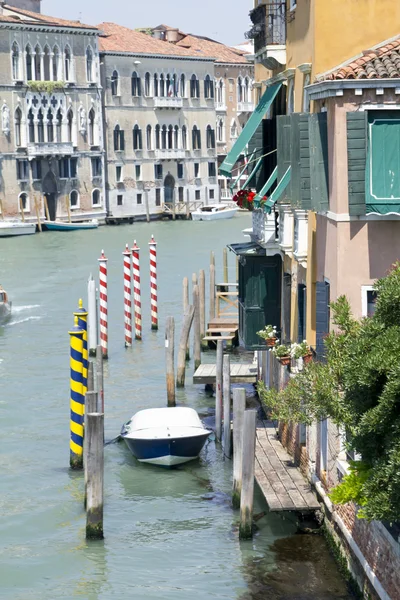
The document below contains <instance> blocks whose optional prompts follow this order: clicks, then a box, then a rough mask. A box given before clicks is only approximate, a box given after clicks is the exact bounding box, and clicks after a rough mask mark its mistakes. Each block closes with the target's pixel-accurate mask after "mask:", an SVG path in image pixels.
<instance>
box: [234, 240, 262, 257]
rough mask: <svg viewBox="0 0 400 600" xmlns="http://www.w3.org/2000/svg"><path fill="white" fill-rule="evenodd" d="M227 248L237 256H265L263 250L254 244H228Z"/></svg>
mask: <svg viewBox="0 0 400 600" xmlns="http://www.w3.org/2000/svg"><path fill="white" fill-rule="evenodd" d="M228 248H229V250H232V252H234V253H235V254H237V255H238V256H265V254H266V251H265V248H263V247H262V246H260V245H259V244H256V243H255V242H243V243H241V244H229V246H228Z"/></svg>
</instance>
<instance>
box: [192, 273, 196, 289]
mask: <svg viewBox="0 0 400 600" xmlns="http://www.w3.org/2000/svg"><path fill="white" fill-rule="evenodd" d="M195 285H197V274H196V273H192V286H195Z"/></svg>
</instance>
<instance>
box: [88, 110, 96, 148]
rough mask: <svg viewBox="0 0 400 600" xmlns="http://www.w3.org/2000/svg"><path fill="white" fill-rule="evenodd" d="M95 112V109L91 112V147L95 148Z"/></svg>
mask: <svg viewBox="0 0 400 600" xmlns="http://www.w3.org/2000/svg"><path fill="white" fill-rule="evenodd" d="M95 117H96V115H95V112H94V109H93V108H91V109H90V111H89V146H95V136H94V131H95V129H94V122H95Z"/></svg>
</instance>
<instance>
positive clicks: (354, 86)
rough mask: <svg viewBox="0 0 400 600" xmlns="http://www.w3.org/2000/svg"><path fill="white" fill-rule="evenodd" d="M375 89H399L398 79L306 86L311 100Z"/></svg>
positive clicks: (346, 81)
mask: <svg viewBox="0 0 400 600" xmlns="http://www.w3.org/2000/svg"><path fill="white" fill-rule="evenodd" d="M377 88H383V89H384V88H392V89H393V88H394V89H399V88H400V79H398V78H394V79H340V80H339V79H334V80H328V81H321V82H318V83H312V84H311V85H307V86H306V87H305V88H304V89H305V90H307V92H308V94H309V97H310V99H311V100H322V99H323V98H332V97H335V96H343V92H344V91H345V90H352V91H355V90H363V89H377Z"/></svg>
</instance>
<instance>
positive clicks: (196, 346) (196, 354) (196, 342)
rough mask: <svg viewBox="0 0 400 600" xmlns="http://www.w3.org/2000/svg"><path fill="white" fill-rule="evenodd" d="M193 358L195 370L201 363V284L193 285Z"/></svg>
mask: <svg viewBox="0 0 400 600" xmlns="http://www.w3.org/2000/svg"><path fill="white" fill-rule="evenodd" d="M193 306H194V320H193V360H194V370H195V371H196V369H198V368H199V366H200V365H201V342H200V301H199V286H198V285H195V286H193Z"/></svg>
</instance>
